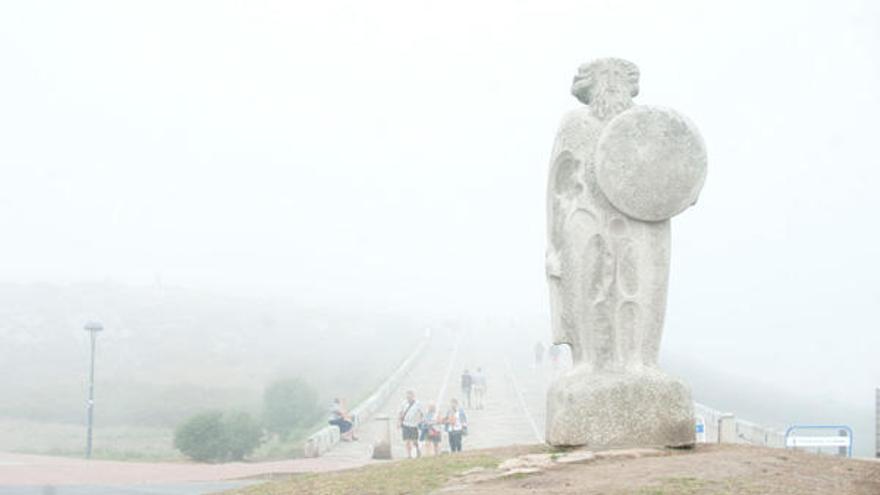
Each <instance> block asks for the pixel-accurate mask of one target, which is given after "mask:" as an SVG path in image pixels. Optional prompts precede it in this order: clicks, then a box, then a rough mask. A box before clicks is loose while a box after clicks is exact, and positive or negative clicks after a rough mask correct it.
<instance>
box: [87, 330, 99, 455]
mask: <svg viewBox="0 0 880 495" xmlns="http://www.w3.org/2000/svg"><path fill="white" fill-rule="evenodd" d="M102 330H104V327H103V326H102V325H101V324H100V323H98V322H97V321H90V322H88V323H86V326H85V331H87V332H89V336H91V338H92V356H91V366H89V402H88V423H89V426H88V433H87V435H86V459H91V458H92V413H93V412H94V410H95V339H96V338H97V337H98V332H100V331H102Z"/></svg>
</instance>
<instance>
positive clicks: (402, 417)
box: [398, 390, 425, 458]
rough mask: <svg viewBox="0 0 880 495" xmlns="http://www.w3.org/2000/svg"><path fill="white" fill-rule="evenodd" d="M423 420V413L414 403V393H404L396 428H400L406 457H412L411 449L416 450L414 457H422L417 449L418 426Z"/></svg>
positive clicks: (416, 402) (419, 406) (418, 405)
mask: <svg viewBox="0 0 880 495" xmlns="http://www.w3.org/2000/svg"><path fill="white" fill-rule="evenodd" d="M424 419H425V413H424V411H422V406H421V404H419V403H418V401H416V393H415V392H414V391H412V390H407V391H406V400H404V401H403V405H401V406H400V414H399V416H398V426H400V431H401V436H402V437H403V441H404V442H405V444H406V457H407V458H411V457H412V448H413V446H415V448H416V457H421V456H422V451H421V449H419V424H420V423H421V422H422V421H423V420H424Z"/></svg>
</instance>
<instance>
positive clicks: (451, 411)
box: [398, 390, 468, 458]
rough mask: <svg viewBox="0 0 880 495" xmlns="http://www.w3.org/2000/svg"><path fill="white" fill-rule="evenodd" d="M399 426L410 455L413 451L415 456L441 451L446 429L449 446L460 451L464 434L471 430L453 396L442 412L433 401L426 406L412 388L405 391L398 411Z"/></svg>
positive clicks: (407, 453)
mask: <svg viewBox="0 0 880 495" xmlns="http://www.w3.org/2000/svg"><path fill="white" fill-rule="evenodd" d="M398 426H399V427H400V431H401V436H402V437H403V442H404V445H405V448H406V456H407V457H408V458H409V457H413V453H415V457H421V455H422V452H424V453H425V454H426V455H437V454H439V453H440V442H441V441H442V439H443V433H444V432H445V433H446V436H447V438H448V440H449V450H450V451H451V452H461V443H462V437H463V436H465V435H467V431H468V429H467V428H468V424H467V414H466V413H465V411H464V407H462V406H461V405H460V404H459V403H458V399H452V400H450V401H449V407H448V408H447V409H446V410H445V411H443V412H440V411H439V410H438V408H437V405H436V404H434V403H433V402H432V403H429V404H428V407H427V408H424V407H423V406H422V404H421V403H420V402H419V401H417V400H416V393H415V391H413V390H407V391H406V400H404V401H403V404H402V405H401V407H400V413H399V414H398Z"/></svg>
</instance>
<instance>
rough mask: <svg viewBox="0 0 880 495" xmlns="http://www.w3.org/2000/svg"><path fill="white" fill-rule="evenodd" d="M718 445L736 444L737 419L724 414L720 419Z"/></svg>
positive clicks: (731, 415)
mask: <svg viewBox="0 0 880 495" xmlns="http://www.w3.org/2000/svg"><path fill="white" fill-rule="evenodd" d="M718 443H736V417H735V416H734V415H733V414H730V413H726V414H722V415H721V417H720V418H718Z"/></svg>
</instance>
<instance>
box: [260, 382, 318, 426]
mask: <svg viewBox="0 0 880 495" xmlns="http://www.w3.org/2000/svg"><path fill="white" fill-rule="evenodd" d="M317 402H318V393H317V392H316V391H315V389H314V388H312V387H311V386H309V385H308V384H307V383H305V382H304V381H302V380H300V379H299V378H290V379H284V380H277V381H275V382H273V383H272V384H271V385H269V386H268V387H267V388H266V391H265V392H264V393H263V424H264V425H266V429H267V430H268V431H269V432H271V433H276V434H278V435H279V436H280V437H281V438H283V439H286V438H287V436H288V435H289V433H290V431H291V430H293V429H294V428H296V427H298V426H304V425H306V424H307V423H309V422H311V421H314V420H315V418H316V416H317V413H318V404H317Z"/></svg>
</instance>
